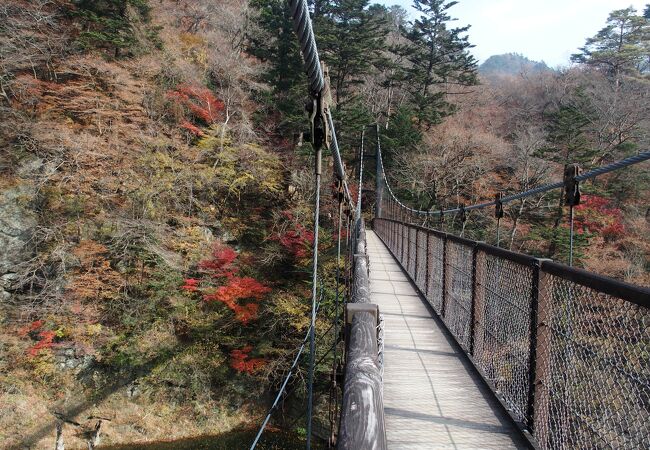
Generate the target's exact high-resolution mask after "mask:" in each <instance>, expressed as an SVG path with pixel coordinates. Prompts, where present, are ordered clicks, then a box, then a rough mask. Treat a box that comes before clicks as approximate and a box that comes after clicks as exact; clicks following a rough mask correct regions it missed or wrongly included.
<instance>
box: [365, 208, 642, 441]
mask: <svg viewBox="0 0 650 450" xmlns="http://www.w3.org/2000/svg"><path fill="white" fill-rule="evenodd" d="M383 211H384V214H385V215H392V216H393V217H396V215H393V213H392V212H391V206H390V204H387V205H386V206H385V207H384V208H383ZM374 229H375V231H376V233H377V234H378V236H379V237H380V238H381V239H382V240H383V241H384V243H386V245H387V246H388V247H389V249H390V250H391V252H392V253H393V255H394V256H395V257H396V258H397V259H398V260H399V262H400V263H401V264H402V266H403V267H404V268H405V269H406V270H407V272H408V273H409V275H410V277H411V279H412V280H413V281H414V282H415V284H416V285H417V287H418V288H419V289H420V291H421V293H422V295H423V296H424V297H426V299H427V301H428V302H429V303H430V304H431V306H432V307H433V309H434V310H435V311H436V313H437V314H438V315H439V316H440V318H441V319H442V320H443V322H444V323H445V325H446V326H447V328H448V329H449V331H450V332H451V333H452V334H453V336H454V337H455V338H456V340H457V342H458V343H459V344H460V345H461V347H462V348H463V349H464V350H465V351H466V352H467V354H468V355H469V356H470V359H471V360H472V362H473V363H474V365H475V366H476V368H477V369H478V370H479V372H480V373H481V375H482V376H483V378H484V379H485V380H486V381H487V383H488V385H489V386H490V387H491V388H492V390H493V391H494V393H495V394H496V395H498V397H499V398H500V399H501V400H502V402H503V403H504V404H505V406H506V407H507V409H508V411H509V413H510V414H511V416H512V417H513V418H514V419H515V421H516V422H517V423H519V425H520V427H521V428H522V429H527V430H528V431H529V432H530V434H531V435H532V438H533V440H534V441H535V442H536V444H537V445H538V446H539V447H540V448H542V449H594V448H611V449H619V448H624V449H640V448H650V290H648V289H646V288H642V287H637V286H632V285H629V284H626V283H622V282H619V281H616V280H612V279H609V278H605V277H601V276H598V275H596V274H593V273H589V272H586V271H583V270H580V269H575V268H571V267H568V266H564V265H561V264H557V263H553V262H550V261H548V260H540V259H536V258H533V257H530V256H526V255H522V254H518V253H514V252H510V251H507V250H503V249H500V248H496V247H492V246H489V245H486V244H483V243H478V242H474V241H470V240H467V239H462V238H458V237H456V236H452V235H450V234H446V233H443V232H440V231H436V230H430V229H426V228H422V227H418V226H415V225H412V224H406V223H403V222H401V221H398V220H391V219H384V218H377V219H375V221H374Z"/></svg>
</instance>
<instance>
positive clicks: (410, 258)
mask: <svg viewBox="0 0 650 450" xmlns="http://www.w3.org/2000/svg"><path fill="white" fill-rule="evenodd" d="M416 233H417V229H415V228H413V227H408V252H407V261H406V264H407V265H406V271H407V272H408V274H409V275H410V276H411V279H415V261H416V255H415V252H416V250H417V249H416V244H417V242H416V236H415V235H416Z"/></svg>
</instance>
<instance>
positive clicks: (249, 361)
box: [230, 345, 266, 374]
mask: <svg viewBox="0 0 650 450" xmlns="http://www.w3.org/2000/svg"><path fill="white" fill-rule="evenodd" d="M252 349H253V347H252V346H250V345H247V346H246V347H244V348H242V349H235V350H233V351H232V352H230V367H232V368H233V369H235V370H236V371H237V372H240V373H248V374H252V373H254V372H255V371H257V370H259V369H260V368H262V367H264V365H265V364H266V361H265V360H264V359H263V358H251V357H249V355H248V354H249V353H250V352H251V350H252Z"/></svg>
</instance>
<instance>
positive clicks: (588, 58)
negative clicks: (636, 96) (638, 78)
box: [571, 7, 650, 84]
mask: <svg viewBox="0 0 650 450" xmlns="http://www.w3.org/2000/svg"><path fill="white" fill-rule="evenodd" d="M636 12H637V11H636V9H634V8H633V7H629V8H626V9H619V10H616V11H612V12H611V13H610V15H609V18H608V19H607V24H606V26H605V27H604V28H603V29H602V30H600V31H599V32H598V33H597V34H596V36H594V37H592V38H589V39H587V41H586V43H585V45H584V47H582V48H580V52H579V53H576V54H574V55H572V56H571V60H572V61H574V62H577V63H582V64H588V65H591V66H594V67H597V68H599V69H601V70H603V71H604V72H605V73H607V74H608V75H609V76H610V77H612V78H614V79H615V80H616V83H617V84H618V83H619V82H620V78H621V76H623V75H632V76H634V75H638V74H639V73H643V72H647V71H648V70H650V67H648V57H649V56H650V20H649V19H648V17H645V16H637V15H636ZM647 13H648V10H646V15H647Z"/></svg>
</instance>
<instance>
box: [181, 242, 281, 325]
mask: <svg viewBox="0 0 650 450" xmlns="http://www.w3.org/2000/svg"><path fill="white" fill-rule="evenodd" d="M238 257H239V255H238V254H237V252H235V251H234V250H233V249H232V248H230V247H228V246H227V245H224V244H221V243H217V244H215V246H214V247H213V249H212V255H211V257H210V259H206V260H204V261H201V262H200V263H199V270H200V271H201V273H203V274H205V275H206V277H205V278H204V279H202V280H198V279H195V278H187V279H186V280H185V284H183V286H181V289H183V290H184V291H186V292H199V293H201V294H202V296H203V300H204V301H206V302H215V301H216V302H220V303H223V304H224V305H225V306H227V307H228V308H229V309H230V310H231V311H232V312H233V313H234V314H235V318H236V319H237V320H239V322H241V323H242V324H244V325H247V324H248V322H250V321H251V320H253V319H256V318H257V312H258V310H259V302H260V301H261V300H263V299H264V296H265V295H266V294H268V293H269V292H271V288H269V287H268V286H265V285H264V284H262V283H260V282H259V281H257V280H256V279H254V278H251V277H241V276H239V275H238V273H239V266H238V265H237V263H236V260H237V258H238ZM215 284H219V285H218V286H215Z"/></svg>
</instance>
